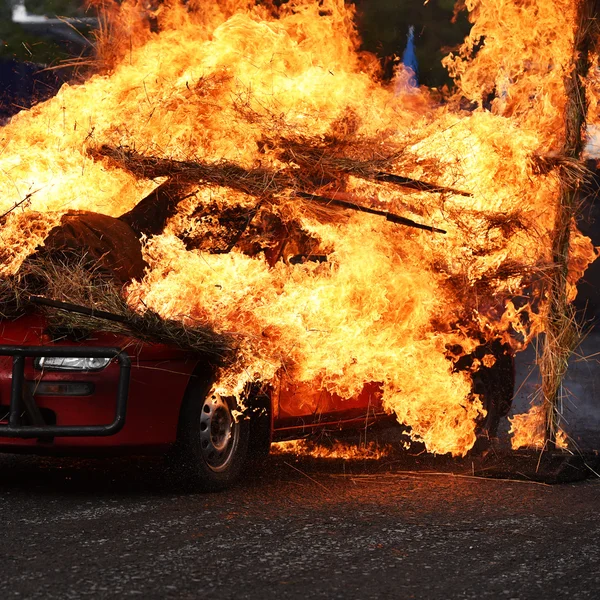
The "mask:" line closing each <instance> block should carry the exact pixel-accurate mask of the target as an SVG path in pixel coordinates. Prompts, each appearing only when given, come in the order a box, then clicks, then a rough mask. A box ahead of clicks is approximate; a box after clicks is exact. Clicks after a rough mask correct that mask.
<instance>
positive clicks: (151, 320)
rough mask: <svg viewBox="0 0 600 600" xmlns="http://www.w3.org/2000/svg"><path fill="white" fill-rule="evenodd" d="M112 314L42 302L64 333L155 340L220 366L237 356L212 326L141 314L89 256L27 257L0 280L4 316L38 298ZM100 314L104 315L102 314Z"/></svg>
mask: <svg viewBox="0 0 600 600" xmlns="http://www.w3.org/2000/svg"><path fill="white" fill-rule="evenodd" d="M36 296H41V297H43V298H48V299H51V300H56V301H58V302H62V303H67V304H71V305H76V306H79V307H86V308H88V309H92V311H100V312H105V313H110V314H111V315H112V316H113V317H115V318H114V319H109V318H102V317H100V316H93V315H89V314H87V315H86V314H80V313H78V312H74V311H72V310H64V309H59V308H56V307H49V306H43V307H42V310H43V311H44V313H45V314H46V315H47V317H48V320H49V328H50V329H51V330H55V331H61V332H63V333H65V334H78V332H79V333H80V332H82V331H84V332H89V331H103V332H108V333H114V334H117V335H125V336H131V337H134V338H136V339H138V340H141V341H144V342H151V343H162V344H168V345H171V346H175V347H178V348H181V349H182V350H186V351H190V352H193V353H194V354H197V355H200V356H202V357H205V358H206V359H207V360H208V361H209V362H211V363H212V364H215V365H223V364H227V363H229V362H230V361H232V360H233V358H234V354H235V343H234V339H233V338H231V337H230V336H228V335H224V334H218V333H216V332H215V331H214V330H213V329H212V328H210V327H209V326H207V325H204V324H200V323H195V324H192V325H190V324H183V323H182V322H181V321H175V320H170V319H163V318H162V317H160V316H159V315H158V314H157V313H155V312H153V311H151V310H145V311H144V312H143V313H141V314H140V313H137V312H135V311H134V310H132V309H131V308H130V307H129V306H128V305H127V302H126V301H125V299H124V297H123V295H122V294H121V290H120V289H119V287H118V286H117V285H116V284H115V282H114V279H113V278H112V275H111V274H110V273H108V272H107V271H106V270H104V269H102V268H101V267H99V266H98V265H97V264H90V261H89V260H88V259H87V257H86V256H85V255H81V254H79V255H77V254H76V253H54V254H53V255H52V256H43V255H42V256H40V255H38V256H34V257H30V258H29V259H27V260H26V261H25V262H24V263H23V265H22V266H21V269H20V270H19V272H18V273H17V275H15V276H12V277H8V278H5V279H2V280H0V311H1V313H2V315H1V316H2V317H7V318H14V317H16V316H19V315H20V314H23V313H24V312H25V311H26V310H27V309H28V308H31V306H32V304H36V302H35V297H36ZM98 314H99V313H98Z"/></svg>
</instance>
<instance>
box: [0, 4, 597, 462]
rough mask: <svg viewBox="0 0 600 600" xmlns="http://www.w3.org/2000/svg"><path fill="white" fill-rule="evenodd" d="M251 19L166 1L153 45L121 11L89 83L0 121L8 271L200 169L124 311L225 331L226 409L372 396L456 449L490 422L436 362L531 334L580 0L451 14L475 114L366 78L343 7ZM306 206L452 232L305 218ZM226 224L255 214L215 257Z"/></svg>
mask: <svg viewBox="0 0 600 600" xmlns="http://www.w3.org/2000/svg"><path fill="white" fill-rule="evenodd" d="M252 4H253V3H252V2H248V1H244V0H239V1H238V2H234V1H233V0H228V1H223V2H219V3H207V2H189V3H187V5H186V6H187V8H185V7H182V6H180V5H164V6H162V7H161V8H160V9H158V11H157V12H156V15H155V16H156V19H158V23H159V24H160V27H159V30H160V32H159V33H152V32H151V31H150V29H149V27H148V25H147V23H146V21H145V20H144V11H143V10H142V9H141V7H140V6H137V5H133V4H131V3H125V4H123V5H121V6H120V7H117V8H115V9H114V14H113V15H112V17H111V18H112V21H111V23H112V26H111V28H110V31H112V35H113V37H112V38H111V39H110V40H109V43H108V44H106V45H105V47H104V50H105V52H104V55H103V56H104V58H105V60H106V71H105V73H104V74H98V75H95V76H93V77H92V78H90V79H89V80H88V81H87V82H86V83H85V84H84V85H72V86H64V87H63V88H62V89H61V90H60V92H59V93H58V95H57V96H56V97H55V98H53V99H51V100H49V101H47V102H45V103H44V104H40V105H38V106H36V107H34V108H32V109H31V110H30V111H24V112H22V113H20V114H18V115H16V116H15V117H14V118H13V119H12V121H11V123H10V124H8V125H7V126H5V127H4V128H2V130H1V131H0V144H1V148H2V150H1V152H0V170H1V172H2V173H3V174H4V177H3V178H2V180H0V198H1V206H0V210H2V211H5V210H8V209H10V208H11V207H12V206H13V205H14V204H16V203H17V202H19V201H20V200H21V199H22V198H23V197H24V196H25V195H26V194H32V195H31V197H30V199H29V201H28V202H27V203H25V204H24V205H23V206H22V207H21V209H22V211H24V212H22V213H13V214H12V215H10V216H9V218H8V219H7V221H6V223H5V225H4V227H3V232H2V236H3V237H2V244H3V245H4V248H2V253H3V254H2V258H3V260H4V265H3V267H2V269H3V272H5V273H14V272H16V271H17V269H18V267H19V265H20V263H21V261H22V260H23V259H24V257H25V256H26V255H27V254H28V253H29V252H31V251H33V250H34V248H35V246H36V245H37V244H38V243H39V241H40V239H42V238H43V235H41V232H42V231H44V232H45V231H46V230H47V229H49V227H50V226H51V225H52V224H53V223H55V222H56V219H57V218H58V216H60V214H62V213H64V212H65V211H67V210H71V209H85V210H92V211H97V212H101V213H104V214H107V215H113V216H119V215H121V214H123V213H125V212H127V211H129V210H130V209H131V208H132V207H134V206H135V205H136V204H137V203H138V202H139V201H140V200H141V199H142V198H144V197H145V196H147V195H148V194H149V193H150V192H151V191H152V190H153V189H155V188H157V186H158V185H159V184H161V183H163V182H165V181H166V180H167V176H170V179H169V181H177V182H179V183H181V182H182V177H183V175H181V172H180V173H179V174H178V175H177V176H174V175H173V174H172V173H162V174H161V175H158V174H157V173H158V171H155V172H154V173H149V172H148V170H149V164H150V163H148V162H147V161H146V162H144V160H145V158H147V157H153V159H154V158H158V159H170V162H167V163H166V164H171V165H172V166H173V168H174V166H175V165H176V163H175V162H173V161H187V162H188V166H189V163H194V165H195V167H194V168H196V169H198V168H199V167H198V165H200V166H201V167H202V168H203V169H204V171H203V172H204V174H205V175H204V176H203V177H202V178H199V179H202V184H200V183H199V181H198V180H196V183H195V184H194V185H192V184H191V183H190V181H189V180H186V182H185V186H183V187H185V194H183V195H182V198H183V199H182V200H181V202H180V203H179V205H178V210H177V213H176V214H175V215H174V216H172V217H171V219H170V220H169V222H168V224H167V227H166V229H165V230H164V232H163V233H161V234H159V235H155V236H152V237H149V238H148V239H147V240H146V243H145V247H144V257H145V260H146V262H147V264H148V270H147V272H146V276H145V277H144V278H143V279H142V280H141V281H134V282H133V283H132V284H131V285H130V286H129V288H128V289H127V290H126V293H127V296H128V302H129V303H130V305H131V306H132V307H134V308H136V309H137V310H140V311H143V310H145V308H146V307H148V308H151V309H153V310H155V311H157V312H158V313H159V314H161V315H162V316H164V317H169V318H173V319H179V320H181V321H183V322H184V323H191V322H202V323H206V324H209V325H211V326H212V327H214V328H215V330H216V331H218V332H228V333H234V334H235V335H236V337H237V339H238V340H239V348H238V360H237V361H236V363H235V366H234V367H231V368H228V369H226V370H223V371H222V372H221V373H220V378H219V381H218V383H217V388H218V389H217V391H218V392H219V393H221V394H224V395H230V394H236V395H238V396H239V395H240V394H241V392H242V390H243V389H244V388H245V386H246V385H247V383H248V382H251V381H257V380H259V381H262V382H266V383H270V384H271V385H273V386H274V387H277V386H278V385H280V384H282V383H285V384H286V385H292V384H298V385H310V386H311V387H312V388H314V389H321V390H327V391H329V392H332V393H335V394H338V395H339V396H341V397H343V398H351V397H352V396H353V395H356V394H358V393H359V392H360V391H361V390H362V389H363V387H364V385H365V384H367V383H369V382H378V383H379V384H380V385H381V390H382V394H383V403H384V406H385V408H387V409H388V410H389V411H394V412H395V413H396V415H397V418H398V420H399V421H400V422H402V423H405V424H407V425H409V426H410V427H411V429H412V436H413V438H414V439H417V440H422V441H423V442H424V443H425V444H426V447H427V449H428V450H430V451H432V452H438V453H446V452H451V453H452V454H454V455H464V454H465V453H466V452H467V451H468V450H469V449H470V448H471V447H472V446H473V444H474V443H475V427H476V422H477V420H478V419H480V418H481V417H482V416H483V415H484V412H485V411H484V409H483V407H482V404H481V401H480V399H479V398H478V397H477V396H476V395H473V394H472V392H471V389H472V382H471V378H470V374H469V373H467V372H457V371H455V370H454V369H453V362H452V360H456V359H457V358H458V357H460V356H461V355H464V354H466V353H469V352H472V351H473V350H474V349H475V348H476V347H478V346H480V345H481V344H482V343H484V342H486V341H491V340H495V339H497V340H501V341H503V342H504V343H507V344H510V345H511V346H512V348H513V349H514V350H515V351H518V350H520V349H522V348H524V347H525V346H526V344H527V343H528V342H529V340H530V339H531V338H532V337H533V336H534V335H536V334H537V333H538V332H539V331H540V327H541V325H540V323H541V319H540V316H541V315H542V314H543V310H544V304H543V297H540V289H541V288H540V286H539V285H538V283H539V281H540V279H541V277H542V276H543V273H544V270H545V269H547V267H548V264H549V261H550V258H551V257H550V232H551V230H552V227H553V223H554V212H555V201H556V197H557V193H558V189H559V180H558V176H557V174H556V172H555V171H554V170H553V168H552V164H553V163H552V160H551V159H549V158H548V154H549V153H551V152H552V151H553V150H555V149H556V148H557V146H558V144H559V142H560V138H561V135H562V133H561V132H562V123H561V121H560V115H561V114H562V109H563V107H564V90H563V83H562V81H563V77H564V75H565V70H566V69H567V68H568V66H569V59H570V56H571V48H572V44H573V39H572V35H573V34H572V27H571V26H570V25H571V24H572V23H571V21H572V19H573V18H574V17H573V14H574V8H573V7H574V4H575V2H574V0H560V1H559V2H556V0H528V1H527V2H524V1H519V0H514V1H512V2H508V1H506V2H501V3H498V2H496V1H494V2H491V1H489V0H486V1H484V0H480V1H476V0H467V2H466V4H467V7H468V8H469V10H471V11H472V12H471V16H472V17H473V18H474V19H476V25H475V26H474V28H473V32H472V34H471V38H470V39H469V40H467V42H466V43H465V46H464V47H463V49H462V50H461V52H460V56H459V57H454V56H451V57H449V58H448V59H447V64H448V66H449V67H450V70H451V72H452V73H453V74H454V75H455V76H456V77H457V82H458V92H457V94H462V95H463V96H464V97H466V98H467V99H469V100H471V101H473V102H474V103H475V104H474V105H473V106H474V108H473V109H472V110H464V109H461V108H460V105H459V97H458V95H457V96H456V97H453V98H448V99H446V101H444V102H441V101H440V98H439V95H438V94H433V93H431V92H430V91H428V90H426V89H424V88H420V89H418V90H414V89H410V90H409V91H407V92H406V93H405V94H402V93H400V94H399V93H398V90H399V89H402V86H399V85H396V83H397V82H391V83H389V84H385V83H382V82H381V81H380V80H379V79H378V66H377V62H376V60H375V59H374V57H372V56H369V55H366V54H364V53H360V52H358V43H359V42H358V37H357V35H356V32H355V30H354V26H353V21H352V19H353V8H352V7H351V6H345V5H344V3H343V1H342V0H323V2H320V3H315V2H313V1H312V0H294V1H292V2H289V3H287V4H283V5H282V6H281V7H280V8H278V9H275V8H267V7H265V6H260V7H255V6H253V5H252ZM499 11H502V13H501V14H502V18H500V17H499ZM482 37H484V38H485V44H480V45H481V46H482V47H481V48H480V49H479V51H478V52H475V51H474V48H475V45H477V44H478V42H479V41H481V39H482ZM108 51H110V53H109V52H108ZM397 76H398V77H399V78H401V77H404V76H406V73H404V72H402V71H400V72H399V73H398V75H397ZM493 94H496V96H495V98H493V99H492V96H493ZM490 100H491V105H490ZM107 148H111V149H112V150H113V151H114V152H113V151H111V152H112V154H111V152H108V151H107V150H106V149H107ZM115 153H116V154H115ZM119 153H120V154H119ZM119 156H120V158H119ZM135 161H138V162H137V163H135V164H133V163H134V162H135ZM140 161H141V162H140ZM153 164H154V167H156V165H157V163H156V162H155V163H153ZM140 165H142V166H140ZM180 166H181V165H180ZM181 168H183V167H181ZM190 168H191V167H190ZM140 169H141V170H140ZM144 169H145V170H146V171H144ZM236 169H237V170H236ZM142 171H144V172H145V173H146V175H144V173H143V172H142ZM233 171H235V172H236V173H238V175H236V177H238V179H236V180H235V181H236V185H235V186H233V185H230V183H231V177H232V175H231V173H232V172H233ZM196 172H198V171H196ZM242 172H243V173H245V175H244V177H242V179H240V177H241V176H240V175H239V174H240V173H242ZM381 172H386V173H394V174H397V175H400V176H402V177H405V178H412V179H416V180H421V181H427V182H431V183H433V184H435V185H436V186H439V187H440V188H445V189H443V190H438V191H430V190H427V189H421V190H415V189H409V188H406V187H399V186H398V185H395V184H394V182H393V181H390V180H386V179H385V178H382V177H381V176H379V175H377V173H381ZM209 175H210V176H209ZM187 176H188V177H189V170H188V175H187ZM228 177H229V179H228ZM242 180H243V183H240V181H242ZM232 188H234V189H232ZM449 188H451V189H449ZM453 190H454V191H453ZM459 192H462V193H459ZM306 193H309V194H313V195H320V196H321V197H326V198H346V199H347V198H350V199H352V200H353V201H357V200H358V201H359V202H358V203H359V204H361V205H363V206H368V207H371V208H373V209H377V210H380V211H384V212H386V213H392V214H395V215H401V216H403V217H406V218H409V219H411V220H413V221H416V222H418V223H423V224H427V225H430V226H433V227H435V228H438V229H442V230H445V231H447V235H442V234H436V233H432V232H430V231H424V230H417V229H413V228H408V227H404V226H402V225H398V224H396V223H394V222H392V221H390V220H386V219H384V218H381V217H379V216H376V215H372V214H371V215H370V214H367V213H364V212H353V211H344V210H341V209H338V210H334V207H333V206H330V207H320V209H319V207H317V206H316V205H315V204H314V202H312V201H311V200H310V199H309V198H308V197H307V196H306ZM303 194H304V195H303ZM226 211H231V212H232V214H234V215H238V216H239V215H240V214H241V215H244V214H246V215H250V214H251V215H252V227H251V228H250V229H249V230H248V232H247V235H248V236H250V237H249V239H246V242H245V243H246V245H245V246H244V245H243V244H241V245H235V244H234V245H233V246H232V247H231V248H225V249H224V248H223V247H216V246H215V245H212V246H211V243H212V242H211V243H209V241H210V240H213V239H218V238H219V237H220V236H223V235H224V236H227V235H230V234H231V231H230V230H231V225H230V224H223V223H222V222H220V221H219V220H218V219H217V218H215V216H214V215H215V214H223V213H224V212H226ZM242 220H243V219H242ZM45 227H47V229H44V228H45ZM20 231H25V232H27V235H23V236H22V237H20V238H19V235H20V234H19V232H20ZM282 231H283V234H282V233H281V232H282ZM31 232H34V233H35V232H37V233H36V234H35V235H32V234H31ZM576 235H577V234H576ZM252 236H254V237H252ZM17 239H20V241H19V244H18V250H15V249H14V246H15V240H17ZM207 240H208V241H207ZM234 241H235V240H234ZM575 242H576V243H574V244H573V251H572V253H573V255H572V262H573V265H574V267H573V268H574V270H576V273H575V275H574V277H573V281H572V283H574V280H575V278H576V276H580V275H581V273H582V272H583V270H584V269H585V267H586V265H587V264H588V263H589V262H590V261H591V260H593V258H594V252H593V248H592V247H591V244H590V242H589V240H587V239H586V238H583V237H581V236H578V237H576V240H575ZM215 244H217V242H215ZM217 245H218V244H217ZM225 246H228V244H225ZM227 250H229V251H227ZM311 257H319V260H318V261H317V260H311ZM515 297H518V301H517V300H513V299H514V298H515ZM485 360H487V363H486V362H485ZM485 360H484V364H488V363H490V361H491V360H492V358H487V359H485Z"/></svg>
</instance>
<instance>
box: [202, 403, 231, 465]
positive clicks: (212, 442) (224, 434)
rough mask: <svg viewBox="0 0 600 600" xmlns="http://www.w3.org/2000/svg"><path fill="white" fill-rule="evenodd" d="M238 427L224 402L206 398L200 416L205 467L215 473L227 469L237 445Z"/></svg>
mask: <svg viewBox="0 0 600 600" xmlns="http://www.w3.org/2000/svg"><path fill="white" fill-rule="evenodd" d="M238 440H239V426H238V423H237V422H236V420H235V418H234V417H233V415H232V414H231V408H230V407H229V404H228V403H227V401H226V400H224V399H223V398H221V397H220V396H218V395H214V396H212V397H211V398H207V400H206V402H205V403H204V405H203V406H202V414H201V416H200V448H201V451H202V457H203V458H204V461H205V462H206V464H207V466H208V467H209V468H210V469H211V470H213V471H216V472H219V471H224V470H226V469H227V467H228V466H229V464H230V463H231V461H232V460H233V456H234V455H235V450H236V448H237V445H238Z"/></svg>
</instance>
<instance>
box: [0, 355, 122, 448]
mask: <svg viewBox="0 0 600 600" xmlns="http://www.w3.org/2000/svg"><path fill="white" fill-rule="evenodd" d="M0 356H12V359H13V361H12V385H11V394H10V412H9V417H8V424H0V438H1V437H12V438H38V437H81V436H84V437H97V436H109V435H114V434H115V433H118V432H119V431H121V429H123V426H124V425H125V416H126V413H127V398H128V395H129V376H130V370H131V360H130V358H129V356H128V355H127V353H126V352H123V351H122V350H120V349H119V348H108V347H94V346H92V347H90V346H86V347H82V346H0ZM29 357H59V358H66V357H74V358H116V359H117V361H118V363H119V367H120V370H119V382H118V386H117V408H116V413H115V418H114V420H113V422H112V423H110V424H108V425H21V414H22V412H23V394H24V392H25V359H26V358H29Z"/></svg>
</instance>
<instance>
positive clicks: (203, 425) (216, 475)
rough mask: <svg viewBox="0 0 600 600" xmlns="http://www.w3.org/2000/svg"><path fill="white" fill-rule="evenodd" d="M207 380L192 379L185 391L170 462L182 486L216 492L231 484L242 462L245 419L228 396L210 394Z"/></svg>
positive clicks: (246, 435)
mask: <svg viewBox="0 0 600 600" xmlns="http://www.w3.org/2000/svg"><path fill="white" fill-rule="evenodd" d="M211 383H212V382H211V381H210V380H204V381H202V380H200V379H198V380H196V381H194V382H192V383H191V384H190V386H189V387H188V390H187V391H186V394H185V397H184V400H183V404H182V407H181V412H180V416H179V430H178V439H177V444H176V447H175V449H174V452H173V453H172V454H171V456H170V457H169V462H170V466H171V468H172V471H173V472H174V474H175V475H176V477H177V479H178V480H179V482H180V483H182V484H183V485H184V486H185V487H186V488H190V489H195V490H200V491H207V492H216V491H220V490H224V489H226V488H228V487H230V486H231V485H233V484H234V483H235V482H236V481H237V479H238V477H239V475H240V472H241V470H242V467H243V466H244V463H245V462H246V457H247V453H248V440H249V432H250V427H249V420H248V419H247V418H245V417H243V416H240V417H239V418H238V419H237V420H236V418H235V416H234V411H235V409H236V408H237V407H236V404H235V401H234V400H233V399H232V398H223V397H221V396H218V395H216V394H210V393H209V392H210V389H211Z"/></svg>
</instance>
